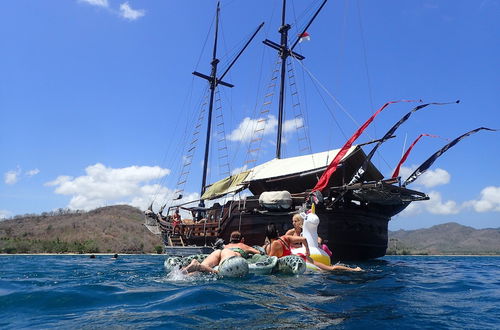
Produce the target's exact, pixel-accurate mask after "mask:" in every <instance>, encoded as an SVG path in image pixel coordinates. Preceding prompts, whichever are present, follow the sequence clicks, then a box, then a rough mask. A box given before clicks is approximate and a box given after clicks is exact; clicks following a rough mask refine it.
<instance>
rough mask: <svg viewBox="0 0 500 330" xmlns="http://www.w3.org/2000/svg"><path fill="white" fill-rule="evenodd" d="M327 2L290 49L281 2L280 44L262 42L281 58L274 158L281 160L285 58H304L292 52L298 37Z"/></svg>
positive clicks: (284, 12)
mask: <svg viewBox="0 0 500 330" xmlns="http://www.w3.org/2000/svg"><path fill="white" fill-rule="evenodd" d="M327 1H328V0H324V1H323V3H322V4H321V6H320V7H319V9H318V10H317V11H316V13H315V14H314V16H313V17H312V18H311V20H310V21H309V23H308V24H307V25H306V27H305V28H304V30H303V31H302V33H301V34H300V35H299V36H298V37H297V40H296V41H295V42H294V44H293V46H292V47H290V48H289V47H288V30H290V27H291V26H290V25H289V24H286V0H283V7H282V10H281V27H280V28H279V30H278V32H279V33H280V34H281V42H280V44H277V43H275V42H273V41H271V40H269V39H266V40H264V41H263V43H264V44H265V45H267V46H269V47H271V48H274V49H276V50H277V51H278V54H279V56H280V57H281V79H280V95H279V104H278V133H277V136H276V158H278V159H279V158H281V138H282V136H283V112H284V111H283V110H284V106H285V105H284V103H285V80H286V77H285V73H286V61H287V58H288V57H289V56H290V55H292V56H293V57H295V58H296V59H298V60H301V61H302V60H303V59H304V58H305V57H304V56H302V55H300V54H297V53H295V52H294V51H293V49H294V48H295V46H296V45H297V43H298V42H299V39H300V36H301V35H302V34H303V33H304V32H306V29H307V28H308V27H309V26H310V25H311V24H312V22H313V20H314V19H315V18H316V16H317V15H318V13H319V12H320V10H321V9H322V8H323V6H324V5H325V3H326V2H327Z"/></svg>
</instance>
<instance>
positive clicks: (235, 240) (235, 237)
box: [229, 230, 243, 243]
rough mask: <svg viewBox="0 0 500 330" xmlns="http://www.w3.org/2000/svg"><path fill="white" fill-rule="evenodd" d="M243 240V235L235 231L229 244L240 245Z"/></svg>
mask: <svg viewBox="0 0 500 330" xmlns="http://www.w3.org/2000/svg"><path fill="white" fill-rule="evenodd" d="M242 238H243V236H242V235H241V233H240V232H239V231H237V230H236V231H233V232H232V233H231V236H230V237H229V243H239V242H241V239H242Z"/></svg>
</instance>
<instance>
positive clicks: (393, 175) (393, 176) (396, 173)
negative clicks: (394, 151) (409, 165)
mask: <svg viewBox="0 0 500 330" xmlns="http://www.w3.org/2000/svg"><path fill="white" fill-rule="evenodd" d="M422 136H430V137H439V136H436V135H430V134H420V135H419V136H418V138H416V139H415V141H413V143H412V144H411V146H410V147H409V148H408V150H406V152H405V154H404V155H403V158H401V160H400V161H399V163H398V166H396V169H395V170H394V173H392V177H391V178H395V177H397V176H398V175H399V168H400V167H401V165H403V163H404V162H405V161H406V158H408V155H409V154H410V151H411V149H413V147H414V146H415V144H417V142H418V140H420V138H421V137H422Z"/></svg>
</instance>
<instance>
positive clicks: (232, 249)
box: [181, 231, 260, 273]
mask: <svg viewBox="0 0 500 330" xmlns="http://www.w3.org/2000/svg"><path fill="white" fill-rule="evenodd" d="M244 241H245V238H244V237H243V235H241V233H240V232H239V231H233V232H232V233H231V236H230V238H229V244H226V245H225V246H224V249H222V250H216V251H214V252H212V253H211V254H210V255H209V256H208V257H206V258H205V260H203V261H202V262H201V263H200V262H199V261H198V260H196V259H193V261H191V263H190V264H189V265H188V266H186V267H184V268H183V269H181V270H182V271H183V272H185V273H193V272H204V273H218V271H217V270H215V269H214V268H215V267H216V266H222V264H223V263H224V262H225V261H226V260H228V259H230V258H232V257H243V258H247V257H248V254H249V253H252V254H260V251H259V250H257V249H254V248H253V247H251V246H248V245H246V244H245V243H244Z"/></svg>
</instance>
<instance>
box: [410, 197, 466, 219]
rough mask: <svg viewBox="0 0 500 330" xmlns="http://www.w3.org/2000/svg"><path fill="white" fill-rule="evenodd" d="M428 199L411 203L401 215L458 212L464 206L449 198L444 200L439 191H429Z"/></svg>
mask: <svg viewBox="0 0 500 330" xmlns="http://www.w3.org/2000/svg"><path fill="white" fill-rule="evenodd" d="M429 197H430V199H429V200H428V201H419V202H413V203H411V204H410V205H409V206H408V207H407V208H406V209H405V210H404V211H403V212H402V213H401V215H402V216H404V217H408V216H413V215H416V214H419V213H423V212H428V213H432V214H441V215H444V214H457V213H459V212H460V211H461V209H462V207H461V206H460V205H458V204H457V202H455V201H452V200H449V201H443V198H442V197H441V194H440V193H439V192H437V191H431V192H430V193H429Z"/></svg>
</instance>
